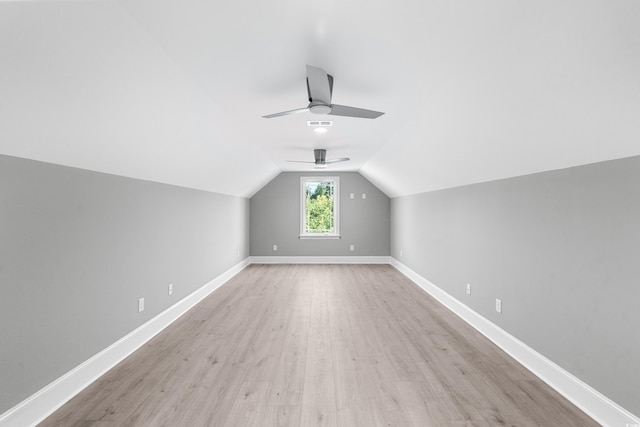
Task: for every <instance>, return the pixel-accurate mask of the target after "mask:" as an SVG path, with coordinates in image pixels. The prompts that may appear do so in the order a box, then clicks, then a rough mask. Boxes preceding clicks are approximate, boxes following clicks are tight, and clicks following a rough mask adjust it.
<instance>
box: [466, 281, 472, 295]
mask: <svg viewBox="0 0 640 427" xmlns="http://www.w3.org/2000/svg"><path fill="white" fill-rule="evenodd" d="M467 295H471V285H470V284H468V283H467Z"/></svg>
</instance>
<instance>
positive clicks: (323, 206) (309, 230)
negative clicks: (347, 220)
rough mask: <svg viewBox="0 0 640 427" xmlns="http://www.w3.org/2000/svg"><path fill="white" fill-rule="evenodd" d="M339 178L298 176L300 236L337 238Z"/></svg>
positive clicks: (338, 234)
mask: <svg viewBox="0 0 640 427" xmlns="http://www.w3.org/2000/svg"><path fill="white" fill-rule="evenodd" d="M339 186H340V178H339V177H337V176H330V177H327V176H311V177H304V176H303V177H301V178H300V237H301V238H311V237H319V238H325V239H327V238H328V239H331V238H334V239H337V238H339V237H340V233H339V212H340V210H339V206H338V205H339V201H340V192H339Z"/></svg>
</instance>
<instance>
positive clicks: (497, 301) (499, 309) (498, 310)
mask: <svg viewBox="0 0 640 427" xmlns="http://www.w3.org/2000/svg"><path fill="white" fill-rule="evenodd" d="M496 311H497V312H498V313H500V314H502V301H500V300H499V299H498V298H496Z"/></svg>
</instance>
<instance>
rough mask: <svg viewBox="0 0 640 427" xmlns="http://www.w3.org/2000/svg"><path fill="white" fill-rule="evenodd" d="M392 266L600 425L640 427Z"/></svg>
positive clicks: (515, 342) (554, 367)
mask: <svg viewBox="0 0 640 427" xmlns="http://www.w3.org/2000/svg"><path fill="white" fill-rule="evenodd" d="M391 265H392V266H394V267H395V268H396V269H397V270H398V271H400V272H401V273H402V274H404V275H405V276H407V277H408V278H409V279H411V280H412V281H413V282H415V283H416V284H417V285H418V286H420V287H421V288H422V289H423V290H424V291H426V292H427V293H428V294H430V295H431V296H433V297H434V298H435V299H437V300H438V301H439V302H440V303H442V304H443V305H444V306H445V307H447V308H448V309H449V310H451V311H453V312H454V313H455V314H457V315H458V316H459V317H460V318H462V320H464V321H465V322H467V323H468V324H469V325H471V326H472V327H473V328H475V329H476V330H477V331H478V332H480V333H481V334H483V335H484V336H486V337H487V338H489V339H490V340H491V341H493V343H494V344H496V345H497V346H498V347H500V348H501V349H503V350H504V351H505V352H506V353H507V354H509V355H510V356H511V357H513V358H514V359H515V360H517V361H518V362H519V363H520V364H522V365H523V366H524V367H525V368H527V369H528V370H530V371H531V372H533V373H534V374H535V375H536V376H537V377H539V378H540V379H541V380H542V381H544V382H546V383H547V384H549V385H550V386H551V387H552V388H553V389H555V390H556V391H557V392H558V393H560V394H561V395H563V396H564V397H566V398H567V399H568V400H569V401H570V402H572V403H573V404H574V405H576V406H577V407H578V408H580V409H581V410H583V411H584V412H585V413H586V414H587V415H589V416H590V417H591V418H593V419H594V420H595V421H597V422H598V423H600V424H602V425H604V426H611V427H631V426H633V427H637V426H640V419H639V418H637V417H636V416H635V415H633V414H632V413H630V412H629V411H627V410H626V409H624V408H622V407H621V406H619V405H618V404H617V403H615V402H613V401H612V400H610V399H609V398H607V397H606V396H604V395H602V394H601V393H600V392H598V391H597V390H595V389H593V388H592V387H591V386H589V385H587V384H585V383H584V382H582V381H581V380H580V379H578V378H576V377H575V376H573V375H572V374H570V373H569V372H567V371H565V370H564V369H562V368H561V367H560V366H558V365H556V364H555V363H553V362H552V361H551V360H549V359H547V358H546V357H544V356H543V355H541V354H540V353H538V352H537V351H535V350H534V349H532V348H531V347H529V346H528V345H526V344H525V343H523V342H522V341H520V340H518V339H517V338H515V337H514V336H512V335H510V334H509V333H507V332H506V331H505V330H504V329H502V328H500V327H499V326H497V325H496V324H495V323H493V322H491V321H489V320H488V319H486V318H485V317H483V316H481V315H480V314H478V313H476V312H475V311H474V310H472V309H470V308H469V307H467V306H466V305H464V304H463V303H461V302H460V301H458V300H457V299H455V298H454V297H452V296H451V295H449V294H448V293H446V292H445V291H443V290H442V289H440V288H439V287H437V286H436V285H434V284H433V283H431V282H430V281H428V280H427V279H425V278H424V277H422V276H420V275H419V274H418V273H416V272H415V271H413V270H411V269H410V268H409V267H407V266H405V265H404V264H402V263H400V262H399V261H397V260H396V259H395V258H391Z"/></svg>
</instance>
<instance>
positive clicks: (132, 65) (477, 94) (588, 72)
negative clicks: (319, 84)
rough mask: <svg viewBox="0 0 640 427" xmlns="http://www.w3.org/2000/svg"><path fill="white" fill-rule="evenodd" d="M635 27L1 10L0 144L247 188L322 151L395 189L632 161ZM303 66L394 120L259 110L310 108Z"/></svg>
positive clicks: (251, 0) (396, 16)
mask: <svg viewBox="0 0 640 427" xmlns="http://www.w3.org/2000/svg"><path fill="white" fill-rule="evenodd" d="M639 22H640V2H638V1H637V0H628V1H619V0H614V1H604V0H599V1H584V0H571V1H562V0H561V1H537V2H516V1H511V0H501V1H497V0H488V1H477V0H467V1H444V0H440V1H430V0H396V1H393V2H392V1H390V0H367V1H364V0H349V1H345V0H342V1H338V0H324V1H322V2H320V1H313V2H312V1H305V0H279V1H275V0H260V1H259V0H218V1H211V0H208V1H207V0H181V1H176V0H170V1H169V0H167V1H159V0H121V1H61V2H58V1H42V2H37V1H35V2H34V1H29V2H22V1H18V2H6V1H0V153H2V154H7V155H13V156H18V157H25V158H31V159H36V160H42V161H46V162H52V163H57V164H62V165H68V166H74V167H80V168H85V169H90V170H95V171H101V172H108V173H113V174H118V175H123V176H129V177H134V178H140V179H146V180H152V181H158V182H164V183H170V184H175V185H180V186H186V187H192V188H198V189H204V190H209V191H214V192H219V193H224V194H233V195H238V196H250V195H252V194H253V193H254V192H255V191H257V190H258V189H259V188H260V187H261V186H262V185H264V184H265V183H266V182H268V181H269V180H270V179H272V178H273V177H274V176H275V175H277V174H278V173H279V172H280V171H283V170H313V168H312V165H309V166H306V165H304V164H298V163H288V162H286V160H287V159H292V160H313V151H312V150H313V149H314V148H326V149H327V157H329V158H333V157H344V156H349V157H351V159H352V160H351V161H350V162H345V163H340V164H335V165H331V170H359V171H360V172H361V173H362V174H363V175H365V176H366V177H367V178H369V179H370V180H371V181H372V182H374V183H375V184H376V185H377V186H379V187H380V188H381V189H382V190H383V191H385V192H386V193H387V194H388V195H390V196H393V197H395V196H400V195H406V194H412V193H417V192H424V191H431V190H435V189H441V188H447V187H452V186H458V185H464V184H469V183H474V182H482V181H488V180H493V179H499V178H504V177H510V176H517V175H523V174H529V173H533V172H539V171H544V170H551V169H558V168H564V167H569V166H575V165H580V164H586V163H593V162H597V161H602V160H608V159H614V158H621V157H628V156H633V155H640V25H639V24H638V23H639ZM306 64H310V65H315V66H319V67H322V68H324V69H325V70H326V71H327V72H329V73H330V74H332V75H333V76H334V78H335V82H334V96H333V102H335V103H337V104H344V105H350V106H355V107H362V108H367V109H372V110H378V111H384V112H386V114H385V115H383V116H382V117H380V118H378V119H375V120H369V119H355V118H348V117H336V116H326V117H323V116H315V115H312V114H307V113H304V114H298V115H294V116H287V117H281V118H274V119H264V118H262V117H261V116H263V115H265V114H269V113H274V112H279V111H284V110H290V109H295V108H301V107H305V106H306V105H307V99H306V98H307V93H306V86H305V77H306V75H305V73H306V70H305V65H306ZM318 118H323V119H325V118H326V119H332V120H333V121H334V125H333V126H332V127H331V128H330V129H329V131H328V132H327V133H326V134H324V135H318V134H315V133H314V132H312V131H311V129H310V128H308V127H307V126H306V120H311V119H318Z"/></svg>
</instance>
